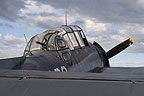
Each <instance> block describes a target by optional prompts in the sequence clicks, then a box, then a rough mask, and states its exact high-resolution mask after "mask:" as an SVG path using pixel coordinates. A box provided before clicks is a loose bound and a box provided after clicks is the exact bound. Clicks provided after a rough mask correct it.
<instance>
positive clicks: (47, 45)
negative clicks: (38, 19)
mask: <svg viewBox="0 0 144 96" xmlns="http://www.w3.org/2000/svg"><path fill="white" fill-rule="evenodd" d="M84 46H88V42H87V39H86V37H85V35H84V33H83V31H82V29H81V28H80V27H79V26H77V25H70V26H67V25H63V26H60V27H56V28H53V29H51V30H47V31H45V32H43V33H40V34H38V35H36V36H34V37H32V38H31V40H30V41H29V43H28V44H27V46H26V49H25V51H24V54H26V53H27V52H31V51H34V50H47V51H56V50H60V49H61V48H63V49H64V48H69V49H70V50H74V49H76V48H82V47H84Z"/></svg>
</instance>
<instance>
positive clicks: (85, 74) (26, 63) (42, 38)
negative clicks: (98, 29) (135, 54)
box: [0, 25, 144, 96]
mask: <svg viewBox="0 0 144 96" xmlns="http://www.w3.org/2000/svg"><path fill="white" fill-rule="evenodd" d="M133 42H134V40H133V39H128V40H126V41H124V42H122V43H121V44H119V45H117V46H116V47H114V48H112V49H111V50H110V51H108V52H107V53H106V52H105V51H104V49H103V48H102V47H101V46H100V45H99V44H98V43H97V42H95V41H94V43H93V44H92V43H90V42H88V41H87V38H86V37H85V35H84V33H83V31H82V29H81V28H80V27H79V26H77V25H71V26H67V25H64V26H60V27H56V28H53V29H50V30H46V31H45V32H43V33H40V34H37V35H36V36H34V37H33V38H32V39H31V40H30V41H29V43H28V44H27V46H26V49H25V51H24V55H23V56H21V57H16V58H8V59H1V60H0V96H94V95H98V96H143V94H144V91H143V89H144V86H143V85H144V72H143V70H144V68H110V66H109V60H108V59H109V58H111V57H113V56H115V55H116V54H118V53H119V52H121V51H122V50H124V49H126V48H127V47H129V46H130V45H131V44H132V43H133ZM54 71H57V72H54Z"/></svg>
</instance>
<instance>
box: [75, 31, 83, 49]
mask: <svg viewBox="0 0 144 96" xmlns="http://www.w3.org/2000/svg"><path fill="white" fill-rule="evenodd" d="M75 35H76V37H77V39H78V42H79V44H80V46H81V47H83V46H84V42H83V40H82V37H81V35H80V32H75Z"/></svg>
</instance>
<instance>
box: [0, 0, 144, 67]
mask: <svg viewBox="0 0 144 96" xmlns="http://www.w3.org/2000/svg"><path fill="white" fill-rule="evenodd" d="M65 11H67V12H68V24H77V25H79V26H80V27H82V28H83V30H84V32H85V34H86V36H87V38H88V40H89V41H90V42H93V41H96V42H98V43H99V44H100V45H101V46H102V47H103V48H104V49H105V50H106V51H108V50H109V49H111V48H112V47H113V46H115V45H117V44H118V43H120V42H122V41H124V40H126V39H128V38H131V37H132V38H134V39H135V43H134V45H133V46H131V47H129V48H128V49H126V50H125V51H123V52H122V53H121V54H119V55H117V56H115V57H113V58H111V59H110V62H111V65H112V66H133V67H141V66H143V67H144V0H0V58H9V57H16V56H21V55H22V54H23V51H24V48H25V46H26V42H25V39H24V34H26V36H27V38H28V39H30V38H31V37H32V36H34V35H35V34H38V33H41V32H43V31H44V30H47V29H50V28H52V27H56V26H60V25H63V24H64V13H65Z"/></svg>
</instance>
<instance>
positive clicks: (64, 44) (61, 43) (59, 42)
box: [56, 36, 66, 48]
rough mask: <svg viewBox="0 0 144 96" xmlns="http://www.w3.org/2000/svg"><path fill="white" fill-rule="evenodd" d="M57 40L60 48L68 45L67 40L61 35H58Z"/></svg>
mask: <svg viewBox="0 0 144 96" xmlns="http://www.w3.org/2000/svg"><path fill="white" fill-rule="evenodd" d="M56 40H57V45H58V47H60V48H65V47H66V42H65V41H64V40H63V39H62V38H61V37H60V36H57V37H56Z"/></svg>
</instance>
